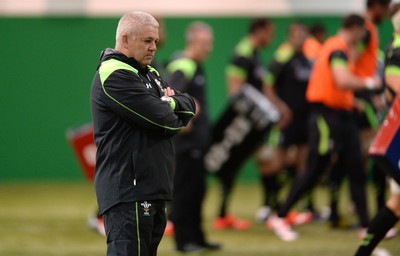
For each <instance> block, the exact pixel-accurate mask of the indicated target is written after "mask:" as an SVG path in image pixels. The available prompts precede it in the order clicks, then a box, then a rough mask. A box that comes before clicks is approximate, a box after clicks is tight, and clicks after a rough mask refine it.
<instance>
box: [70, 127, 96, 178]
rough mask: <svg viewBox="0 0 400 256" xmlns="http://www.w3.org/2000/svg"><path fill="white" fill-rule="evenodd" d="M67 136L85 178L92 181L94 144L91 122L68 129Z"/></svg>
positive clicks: (94, 160) (94, 157) (94, 163)
mask: <svg viewBox="0 0 400 256" xmlns="http://www.w3.org/2000/svg"><path fill="white" fill-rule="evenodd" d="M67 138H68V140H69V142H70V144H71V146H72V148H73V150H74V153H75V156H76V157H77V159H78V162H79V164H80V166H81V168H82V171H83V174H84V175H85V177H86V179H88V180H89V181H93V179H94V167H95V165H96V145H95V144H94V140H93V126H92V124H85V125H83V126H81V127H78V128H76V129H70V130H68V131H67Z"/></svg>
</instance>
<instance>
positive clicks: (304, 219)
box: [286, 211, 313, 226]
mask: <svg viewBox="0 0 400 256" xmlns="http://www.w3.org/2000/svg"><path fill="white" fill-rule="evenodd" d="M312 220H313V214H312V212H296V211H290V212H289V213H288V215H287V216H286V221H287V223H288V224H289V225H292V226H297V225H302V224H306V223H309V222H311V221H312Z"/></svg>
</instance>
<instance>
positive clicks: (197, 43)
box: [166, 21, 220, 252]
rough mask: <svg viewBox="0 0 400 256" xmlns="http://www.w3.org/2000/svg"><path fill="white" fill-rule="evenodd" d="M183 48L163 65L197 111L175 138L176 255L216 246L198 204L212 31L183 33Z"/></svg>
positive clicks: (203, 27)
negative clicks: (206, 64) (207, 233)
mask: <svg viewBox="0 0 400 256" xmlns="http://www.w3.org/2000/svg"><path fill="white" fill-rule="evenodd" d="M185 39H186V45H185V49H184V50H183V51H182V52H180V53H179V54H177V55H176V56H174V59H173V60H172V61H171V62H170V63H169V64H168V65H167V67H166V71H167V73H168V74H169V76H170V78H169V82H170V83H171V84H172V85H173V86H174V87H175V88H176V89H178V90H180V91H181V92H187V93H189V94H190V95H191V96H192V97H194V98H195V99H196V103H197V106H198V111H197V114H196V116H195V117H194V118H193V121H192V122H191V124H190V127H188V129H185V130H182V131H181V133H180V134H178V135H177V136H176V140H175V145H176V169H175V177H174V195H173V199H172V206H171V219H172V222H173V225H174V228H175V234H174V238H175V243H176V249H177V250H178V251H180V252H198V251H202V250H205V249H208V250H217V249H219V248H220V245H219V244H215V243H210V242H208V241H207V239H206V236H205V234H204V231H203V228H202V204H203V201H204V196H205V189H206V175H207V172H206V169H205V166H204V161H203V159H204V154H205V152H206V149H207V146H208V144H209V140H210V136H211V123H210V121H209V116H208V106H207V98H206V89H207V88H206V84H207V77H206V75H205V72H204V68H203V62H204V61H205V60H206V58H207V57H208V56H209V54H210V53H211V51H212V48H213V39H214V36H213V31H212V28H211V27H210V26H209V25H208V24H206V23H204V22H201V21H195V22H193V23H191V24H190V25H189V26H188V28H187V30H186V36H185Z"/></svg>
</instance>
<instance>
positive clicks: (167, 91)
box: [164, 87, 175, 97]
mask: <svg viewBox="0 0 400 256" xmlns="http://www.w3.org/2000/svg"><path fill="white" fill-rule="evenodd" d="M173 95H175V91H174V89H171V87H167V88H164V96H165V97H169V96H173Z"/></svg>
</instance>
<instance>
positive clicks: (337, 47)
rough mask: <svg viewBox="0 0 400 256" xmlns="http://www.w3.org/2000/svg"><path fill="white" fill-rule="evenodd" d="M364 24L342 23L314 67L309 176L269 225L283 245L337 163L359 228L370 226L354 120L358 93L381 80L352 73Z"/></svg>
mask: <svg viewBox="0 0 400 256" xmlns="http://www.w3.org/2000/svg"><path fill="white" fill-rule="evenodd" d="M364 25H365V21H364V18H363V17H361V16H359V15H355V14H352V15H348V16H346V17H345V18H344V19H343V22H342V25H341V28H340V30H339V31H338V33H337V34H336V35H335V36H333V37H330V38H329V39H328V40H327V41H326V42H325V43H324V45H323V48H322V50H321V52H320V54H319V55H318V57H317V60H316V62H315V63H314V66H313V70H312V73H311V77H310V81H309V83H308V86H307V92H306V97H307V100H308V101H309V102H310V103H312V105H311V108H310V115H309V121H308V122H309V123H308V125H309V126H308V132H309V134H308V157H307V164H306V168H305V171H303V172H301V173H300V174H298V175H297V177H296V178H295V180H294V182H293V185H292V187H291V188H290V191H289V194H288V196H287V199H286V201H285V202H284V204H283V205H282V207H280V209H279V212H278V216H271V217H270V218H269V219H268V224H269V226H270V228H271V229H272V230H273V231H274V232H275V234H276V235H277V236H278V237H279V238H280V239H281V240H284V241H293V240H296V239H297V236H298V235H297V233H296V232H294V231H293V230H292V229H291V226H290V225H289V224H288V223H287V222H286V220H285V218H286V216H287V215H288V212H289V211H290V209H291V208H292V207H293V205H294V204H295V203H296V202H297V201H298V200H299V198H300V197H301V196H302V195H303V194H304V193H305V192H308V191H310V189H311V188H312V187H313V186H314V185H315V183H316V182H317V181H318V178H319V177H320V176H321V174H322V173H323V172H324V171H325V170H326V168H327V167H328V166H330V164H331V161H332V157H333V156H335V158H336V160H335V161H336V162H335V164H339V165H340V166H341V167H342V168H343V169H345V170H346V174H347V175H349V179H350V183H353V184H352V185H351V186H350V188H351V195H352V198H353V200H354V202H355V204H356V209H357V213H358V216H359V220H360V225H361V226H362V227H366V226H367V225H368V215H367V205H366V198H365V197H366V194H365V180H366V177H365V171H364V166H363V163H362V157H361V148H360V141H359V137H358V129H357V126H356V123H355V119H354V117H353V116H352V112H351V111H352V109H353V104H354V102H353V100H354V93H353V92H354V91H356V90H362V89H371V90H372V89H377V88H379V87H380V86H381V81H380V79H379V77H377V76H373V77H368V78H360V77H357V76H355V75H354V74H352V73H351V69H350V66H351V59H350V57H349V54H350V48H351V47H352V46H353V45H355V44H356V43H358V42H359V41H360V40H361V39H362V38H363V37H364V35H365V27H364Z"/></svg>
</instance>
